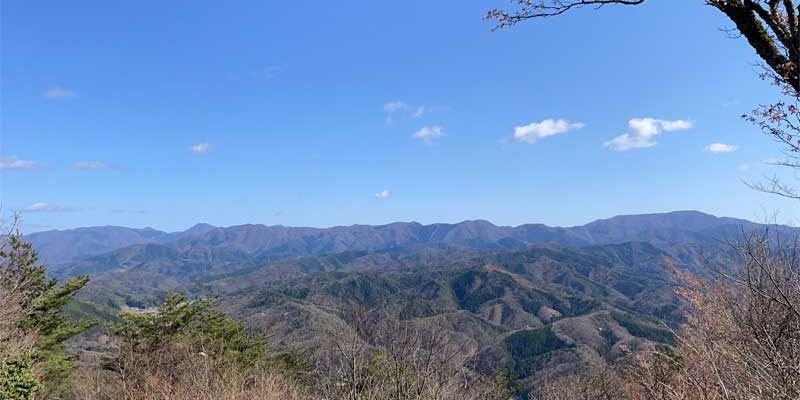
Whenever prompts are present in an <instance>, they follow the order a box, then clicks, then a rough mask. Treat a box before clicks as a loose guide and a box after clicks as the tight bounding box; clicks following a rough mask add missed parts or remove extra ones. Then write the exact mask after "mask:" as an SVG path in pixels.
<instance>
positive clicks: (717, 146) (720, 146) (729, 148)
mask: <svg viewBox="0 0 800 400" xmlns="http://www.w3.org/2000/svg"><path fill="white" fill-rule="evenodd" d="M738 148H739V146H735V145H732V144H725V143H711V144H710V145H708V146H706V147H705V150H706V151H707V152H709V153H717V154H718V153H731V152H734V151H736V149H738Z"/></svg>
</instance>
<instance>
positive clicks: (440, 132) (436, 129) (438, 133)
mask: <svg viewBox="0 0 800 400" xmlns="http://www.w3.org/2000/svg"><path fill="white" fill-rule="evenodd" d="M442 136H444V129H443V128H442V127H441V126H438V125H433V126H424V127H422V129H420V130H418V131H416V132H414V135H413V137H414V139H420V140H422V141H423V142H425V144H428V145H429V144H433V142H434V140H436V139H438V138H440V137H442Z"/></svg>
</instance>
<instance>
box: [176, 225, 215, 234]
mask: <svg viewBox="0 0 800 400" xmlns="http://www.w3.org/2000/svg"><path fill="white" fill-rule="evenodd" d="M213 229H217V227H216V226H214V225H211V224H207V223H205V222H200V223H197V224H194V225H193V226H192V227H191V228H189V229H187V230H185V231H183V232H181V233H182V234H189V235H202V234H204V233H206V232H208V231H210V230H213Z"/></svg>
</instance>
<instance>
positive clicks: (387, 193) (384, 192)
mask: <svg viewBox="0 0 800 400" xmlns="http://www.w3.org/2000/svg"><path fill="white" fill-rule="evenodd" d="M373 196H375V198H376V199H381V200H382V199H388V198H389V197H392V192H390V191H389V189H385V190H382V191H380V192H378V193H375V194H374V195H373Z"/></svg>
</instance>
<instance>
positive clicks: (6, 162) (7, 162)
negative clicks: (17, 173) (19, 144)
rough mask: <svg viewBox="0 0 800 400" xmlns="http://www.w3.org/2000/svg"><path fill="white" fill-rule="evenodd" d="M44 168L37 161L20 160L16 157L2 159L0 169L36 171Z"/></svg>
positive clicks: (0, 159)
mask: <svg viewBox="0 0 800 400" xmlns="http://www.w3.org/2000/svg"><path fill="white" fill-rule="evenodd" d="M42 167H43V165H42V164H39V163H37V162H35V161H29V160H20V159H19V158H17V157H16V156H10V157H1V158H0V169H36V168H42Z"/></svg>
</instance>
